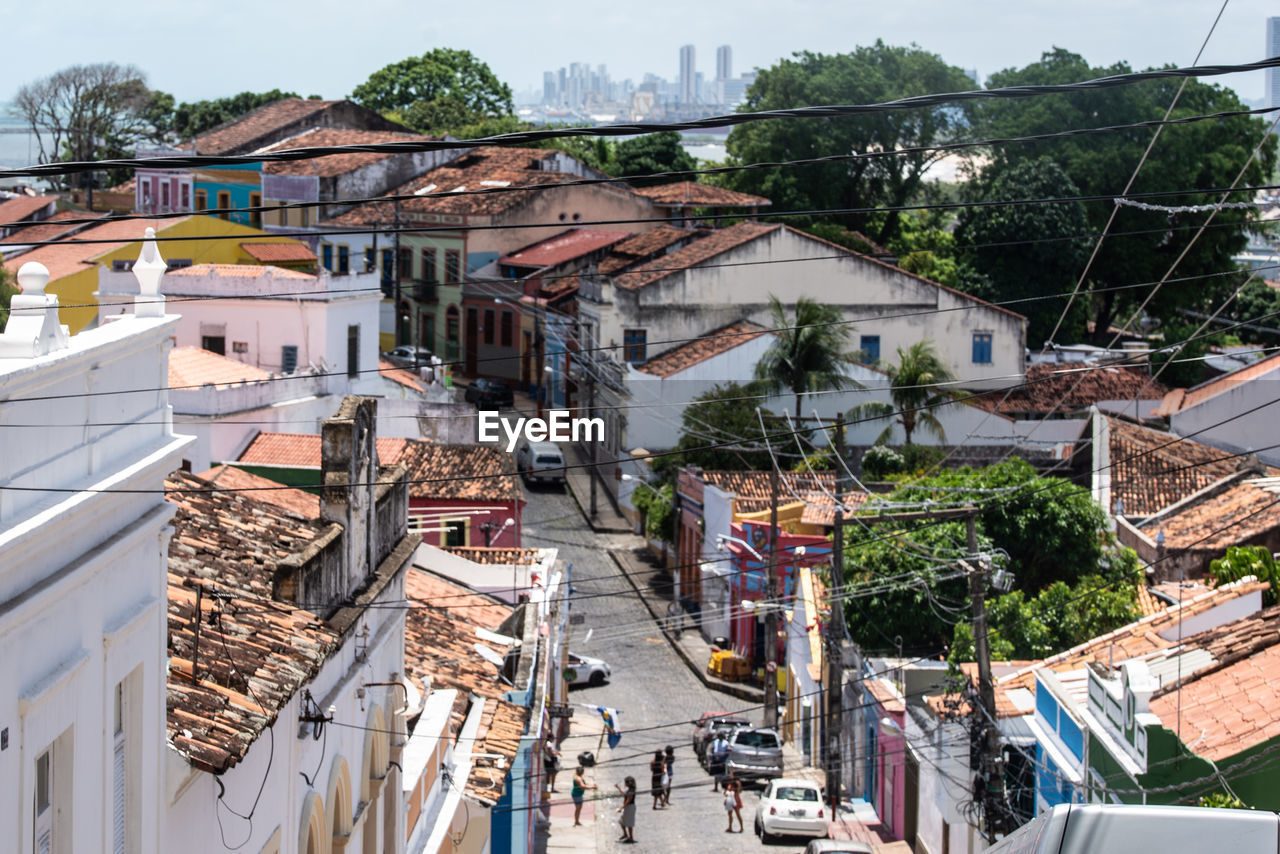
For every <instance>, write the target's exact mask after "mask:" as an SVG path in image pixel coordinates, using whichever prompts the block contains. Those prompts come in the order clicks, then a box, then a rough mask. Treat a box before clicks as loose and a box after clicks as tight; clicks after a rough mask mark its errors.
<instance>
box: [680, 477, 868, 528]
mask: <svg viewBox="0 0 1280 854" xmlns="http://www.w3.org/2000/svg"><path fill="white" fill-rule="evenodd" d="M702 480H703V482H704V483H706V484H707V485H708V486H714V487H715V488H717V489H721V490H724V491H725V492H730V493H732V494H733V495H734V499H733V509H734V511H735V512H737V513H759V512H760V511H762V510H768V509H769V503H770V490H771V484H770V475H769V472H764V471H716V470H713V471H704V472H703V473H702ZM779 487H780V490H781V492H780V493H779V495H780V501H779V505H780V506H781V505H786V504H793V503H795V502H796V501H803V502H805V505H806V506H805V509H804V511H803V513H802V515H801V519H802V521H804V522H806V523H808V524H812V525H824V526H830V525H834V524H835V515H836V505H835V490H836V473H835V472H833V471H817V472H785V473H783V475H782V478H781V483H780V484H779ZM866 500H867V496H866V494H865V493H863V492H846V493H845V495H844V499H843V501H844V504H845V505H846V506H847V507H850V508H857V507H859V506H861V505H862V504H863V502H865V501H866ZM845 518H846V519H850V518H852V513H846V514H845Z"/></svg>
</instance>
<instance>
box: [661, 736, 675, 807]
mask: <svg viewBox="0 0 1280 854" xmlns="http://www.w3.org/2000/svg"><path fill="white" fill-rule="evenodd" d="M662 764H663V767H664V768H665V769H666V773H665V774H664V775H663V777H662V802H663V803H664V804H666V805H667V806H671V779H672V775H673V774H674V773H675V767H676V751H675V748H674V747H672V746H671V745H669V744H668V745H667V747H666V750H665V751H664V754H663V757H662Z"/></svg>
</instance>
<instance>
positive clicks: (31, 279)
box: [0, 261, 71, 359]
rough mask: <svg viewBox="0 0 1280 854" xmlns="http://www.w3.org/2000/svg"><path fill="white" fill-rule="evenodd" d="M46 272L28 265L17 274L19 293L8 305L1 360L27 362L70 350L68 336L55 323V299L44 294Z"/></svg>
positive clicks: (0, 338)
mask: <svg viewBox="0 0 1280 854" xmlns="http://www.w3.org/2000/svg"><path fill="white" fill-rule="evenodd" d="M47 284H49V268H48V267H46V266H45V265H43V264H41V263H39V262H37V261H28V262H27V263H25V264H23V265H22V267H21V268H19V270H18V285H19V286H20V287H21V288H22V293H20V294H14V296H13V298H12V299H11V300H10V302H9V323H8V325H6V326H5V329H4V332H3V333H2V334H0V358H10V359H30V358H34V357H35V356H43V355H45V354H46V353H50V352H53V351H54V350H63V349H65V348H67V347H69V346H71V333H70V331H69V330H68V329H67V327H65V326H63V325H62V324H60V323H59V322H58V295H57V294H47V293H45V292H44V289H45V285H47Z"/></svg>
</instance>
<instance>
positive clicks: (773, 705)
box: [764, 465, 779, 728]
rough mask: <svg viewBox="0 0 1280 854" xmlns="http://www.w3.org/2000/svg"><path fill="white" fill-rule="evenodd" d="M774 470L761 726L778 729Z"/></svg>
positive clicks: (775, 473) (775, 476)
mask: <svg viewBox="0 0 1280 854" xmlns="http://www.w3.org/2000/svg"><path fill="white" fill-rule="evenodd" d="M778 492H779V489H778V467H777V466H776V465H775V466H774V467H773V468H772V470H771V471H770V472H769V563H768V564H767V567H768V571H767V573H766V574H765V591H766V594H767V597H766V599H765V609H764V659H765V665H764V725H765V726H766V727H770V728H774V727H777V725H778V608H777V604H776V600H777V598H778Z"/></svg>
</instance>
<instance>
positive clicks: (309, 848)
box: [298, 792, 329, 854]
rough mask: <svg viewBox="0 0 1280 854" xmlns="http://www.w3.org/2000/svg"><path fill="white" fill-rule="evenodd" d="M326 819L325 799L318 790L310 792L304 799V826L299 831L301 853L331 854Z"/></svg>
mask: <svg viewBox="0 0 1280 854" xmlns="http://www.w3.org/2000/svg"><path fill="white" fill-rule="evenodd" d="M325 831H326V828H325V821H324V801H322V800H320V795H319V793H317V792H308V793H307V795H306V797H305V798H304V799H303V801H302V827H301V828H300V829H299V831H298V852H299V854H329V837H328V835H327V834H326V832H325Z"/></svg>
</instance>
